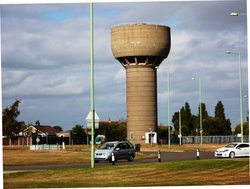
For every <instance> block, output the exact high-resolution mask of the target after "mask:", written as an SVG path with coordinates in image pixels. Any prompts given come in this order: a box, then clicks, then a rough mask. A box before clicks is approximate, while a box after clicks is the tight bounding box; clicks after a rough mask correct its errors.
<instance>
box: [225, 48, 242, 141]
mask: <svg viewBox="0 0 250 189" xmlns="http://www.w3.org/2000/svg"><path fill="white" fill-rule="evenodd" d="M226 53H227V54H234V55H237V56H238V64H239V80H240V133H241V142H243V115H242V114H243V113H242V112H243V109H242V70H241V59H240V52H231V51H226Z"/></svg>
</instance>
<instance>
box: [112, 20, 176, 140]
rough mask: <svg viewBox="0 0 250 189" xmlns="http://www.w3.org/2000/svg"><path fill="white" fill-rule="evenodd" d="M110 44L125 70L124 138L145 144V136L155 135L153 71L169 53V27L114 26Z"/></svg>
mask: <svg viewBox="0 0 250 189" xmlns="http://www.w3.org/2000/svg"><path fill="white" fill-rule="evenodd" d="M111 45H112V52H113V55H114V57H115V58H116V59H117V60H118V61H119V62H120V63H121V64H122V66H123V67H124V68H125V69H126V90H127V98H126V100H127V138H128V140H130V141H132V142H135V143H144V142H145V138H146V133H154V132H157V124H158V121H157V75H156V68H157V67H158V66H159V65H160V64H161V62H162V61H163V60H164V59H165V58H167V56H168V54H169V51H170V46H171V40H170V28H169V27H167V26H162V25H154V24H129V25H121V26H115V27H113V28H112V31H111ZM151 141H152V140H151Z"/></svg>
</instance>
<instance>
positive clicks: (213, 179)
mask: <svg viewBox="0 0 250 189" xmlns="http://www.w3.org/2000/svg"><path fill="white" fill-rule="evenodd" d="M246 182H249V162H248V159H247V158H246V159H234V160H231V159H215V160H199V161H178V162H162V163H145V164H128V165H115V166H105V167H104V166H102V167H96V168H95V169H91V168H84V169H79V168H78V169H60V170H46V171H29V172H24V173H11V174H4V187H5V188H74V187H132V186H190V185H230V184H241V183H246Z"/></svg>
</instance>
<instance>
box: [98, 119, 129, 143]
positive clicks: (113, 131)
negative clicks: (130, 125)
mask: <svg viewBox="0 0 250 189" xmlns="http://www.w3.org/2000/svg"><path fill="white" fill-rule="evenodd" d="M95 134H96V135H98V134H99V135H105V137H106V139H105V140H106V141H115V140H126V138H127V127H126V122H122V121H118V122H117V121H110V122H108V121H106V122H100V123H99V129H97V130H96V131H95Z"/></svg>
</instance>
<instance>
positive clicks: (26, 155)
mask: <svg viewBox="0 0 250 189" xmlns="http://www.w3.org/2000/svg"><path fill="white" fill-rule="evenodd" d="M149 157H156V153H155V154H148V153H143V152H142V153H137V154H136V159H141V158H149ZM87 162H90V151H86V150H80V147H79V148H78V147H77V146H75V147H74V148H71V149H70V150H59V151H57V150H56V151H53V150H51V151H49V150H29V149H28V148H26V149H22V148H20V149H17V148H15V149H10V148H9V149H4V150H3V165H37V164H38V165H45V164H67V163H87Z"/></svg>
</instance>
